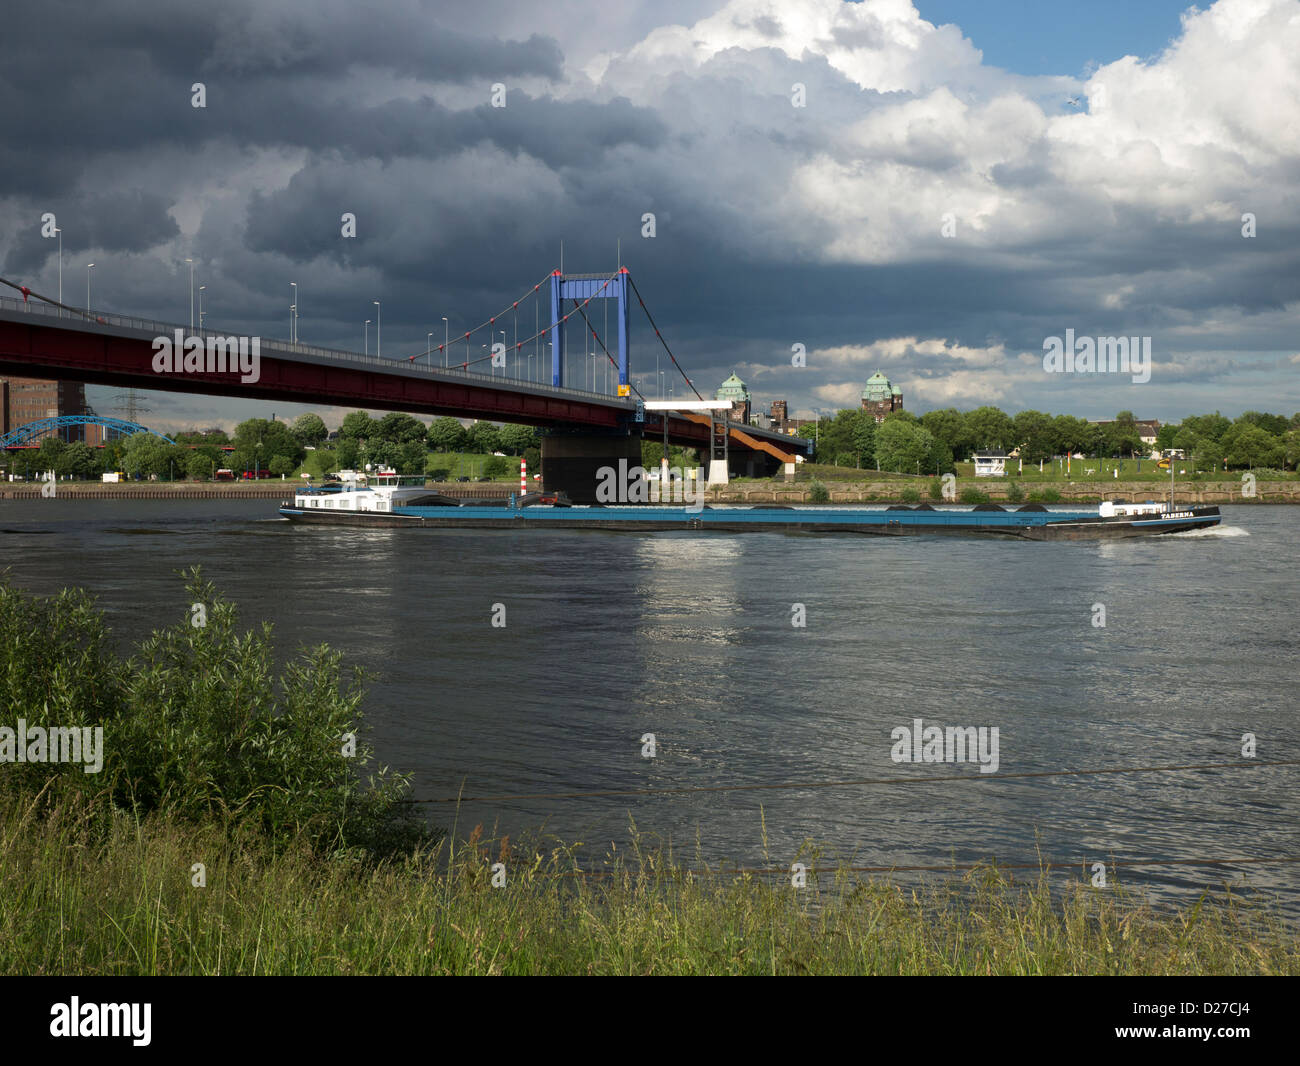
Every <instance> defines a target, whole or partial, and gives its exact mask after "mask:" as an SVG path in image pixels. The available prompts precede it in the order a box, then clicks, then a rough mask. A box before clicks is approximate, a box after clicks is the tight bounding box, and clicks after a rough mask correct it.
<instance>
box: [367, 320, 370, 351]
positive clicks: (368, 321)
mask: <svg viewBox="0 0 1300 1066" xmlns="http://www.w3.org/2000/svg"><path fill="white" fill-rule="evenodd" d="M369 354H370V319H368V318H367V319H366V355H369Z"/></svg>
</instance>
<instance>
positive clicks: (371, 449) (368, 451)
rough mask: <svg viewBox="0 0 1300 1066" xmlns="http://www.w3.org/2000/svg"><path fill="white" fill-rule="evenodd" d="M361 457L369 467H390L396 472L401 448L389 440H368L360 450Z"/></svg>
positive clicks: (400, 456)
mask: <svg viewBox="0 0 1300 1066" xmlns="http://www.w3.org/2000/svg"><path fill="white" fill-rule="evenodd" d="M361 457H362V459H363V461H365V462H367V463H369V464H370V465H371V466H374V467H381V466H391V467H392V468H393V469H394V470H396V469H397V464H398V463H399V462H400V461H401V458H402V446H401V445H400V444H394V443H393V442H392V441H391V440H379V439H377V438H376V439H373V440H368V441H366V443H365V446H364V447H363V448H362V449H361Z"/></svg>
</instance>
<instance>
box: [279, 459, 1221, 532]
mask: <svg viewBox="0 0 1300 1066" xmlns="http://www.w3.org/2000/svg"><path fill="white" fill-rule="evenodd" d="M348 475H351V476H348ZM341 476H342V477H343V480H342V481H341V482H340V483H339V484H337V485H326V486H321V487H313V486H310V485H308V486H306V487H305V488H303V489H301V490H300V491H299V492H297V493H295V495H294V498H293V500H292V501H291V502H289V501H286V502H285V503H283V504H281V506H280V514H281V515H282V516H283V517H284V518H287V519H289V520H290V521H292V522H297V523H302V524H306V525H335V526H359V527H408V528H409V527H416V528H426V529H427V528H434V529H439V528H440V529H448V528H451V529H454V528H460V529H525V528H545V529H604V530H614V531H626V532H635V533H648V532H671V531H675V530H685V531H700V532H718V533H751V532H753V533H759V532H790V533H856V534H863V535H874V536H918V535H924V534H933V535H940V536H984V537H999V538H1002V539H1010V540H1103V539H1115V538H1126V537H1149V536H1157V535H1161V534H1167V533H1185V532H1189V531H1192V530H1201V529H1209V528H1211V527H1213V526H1216V525H1218V524H1219V522H1220V521H1221V516H1220V515H1219V509H1218V508H1217V507H1183V508H1172V507H1169V506H1167V505H1166V504H1164V503H1160V502H1157V501H1150V502H1147V503H1140V504H1127V503H1115V502H1111V501H1107V502H1106V503H1103V504H1101V506H1100V507H1098V508H1097V509H1096V510H1095V511H1073V510H1059V511H1049V510H1048V509H1047V508H1046V507H1043V506H1042V505H1041V504H1035V503H1031V504H1026V505H1025V506H1023V507H1019V508H1014V509H1009V508H1005V507H1002V506H1000V505H998V504H995V503H985V504H979V505H978V506H976V507H973V508H969V507H968V508H960V507H939V508H936V507H933V506H931V505H930V504H925V503H923V504H920V505H918V506H915V507H908V506H905V505H898V504H895V505H893V506H891V507H875V508H873V507H842V506H795V507H790V506H767V507H764V506H756V507H745V506H734V507H732V506H718V507H715V506H708V505H704V506H699V505H697V506H695V507H678V506H658V505H653V504H630V505H617V504H611V505H601V504H586V505H584V504H579V505H575V504H571V503H570V502H569V501H568V500H567V499H566V498H565V497H564V495H563V493H527V494H525V495H523V496H516V495H512V496H511V497H510V498H509V499H508V500H507V499H501V500H475V499H458V498H456V497H452V496H446V495H443V494H441V493H438V492H432V491H430V490H429V489H427V488H425V487H424V479H423V478H422V477H399V476H398V475H396V474H394V473H392V472H391V471H383V472H380V473H379V474H377V475H373V476H369V475H358V474H356V473H355V472H352V471H345V472H344V473H343V475H341Z"/></svg>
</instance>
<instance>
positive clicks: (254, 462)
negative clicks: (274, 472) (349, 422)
mask: <svg viewBox="0 0 1300 1066" xmlns="http://www.w3.org/2000/svg"><path fill="white" fill-rule="evenodd" d="M349 417H351V416H349ZM306 454H307V450H306V449H305V448H304V447H303V446H302V445H301V444H299V443H298V440H297V438H296V437H295V436H294V435H293V434H292V433H291V432H290V431H289V427H288V426H286V425H285V424H284V423H283V422H279V421H276V420H273V419H272V420H268V419H265V418H250V419H248V421H246V422H241V423H239V425H238V426H236V427H235V451H234V454H233V456H232V458H231V462H232V463H233V464H234V467H233V469H240V470H252V469H260V470H269V469H270V463H271V460H272V459H274V458H275V457H276V456H277V455H283V456H284V457H285V458H286V459H289V460H291V461H292V463H293V466H294V467H296V466H297V465H298V464H299V463H301V462H302V460H303V456H305V455H306ZM291 469H292V467H291Z"/></svg>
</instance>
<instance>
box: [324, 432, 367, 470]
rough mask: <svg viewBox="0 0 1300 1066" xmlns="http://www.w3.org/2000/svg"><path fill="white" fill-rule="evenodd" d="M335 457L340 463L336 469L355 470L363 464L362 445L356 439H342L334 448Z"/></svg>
mask: <svg viewBox="0 0 1300 1066" xmlns="http://www.w3.org/2000/svg"><path fill="white" fill-rule="evenodd" d="M334 459H335V461H336V462H337V463H338V466H337V467H336V469H338V470H355V469H357V467H359V466H360V465H361V447H360V445H358V444H357V442H356V441H354V440H342V439H340V440H339V442H338V444H337V445H336V446H335V448H334ZM321 473H322V474H323V473H325V471H324V470H322V471H321Z"/></svg>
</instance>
